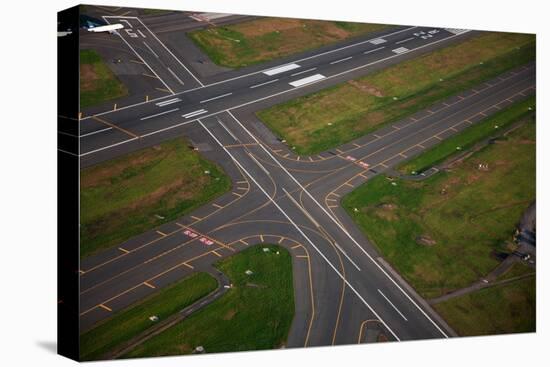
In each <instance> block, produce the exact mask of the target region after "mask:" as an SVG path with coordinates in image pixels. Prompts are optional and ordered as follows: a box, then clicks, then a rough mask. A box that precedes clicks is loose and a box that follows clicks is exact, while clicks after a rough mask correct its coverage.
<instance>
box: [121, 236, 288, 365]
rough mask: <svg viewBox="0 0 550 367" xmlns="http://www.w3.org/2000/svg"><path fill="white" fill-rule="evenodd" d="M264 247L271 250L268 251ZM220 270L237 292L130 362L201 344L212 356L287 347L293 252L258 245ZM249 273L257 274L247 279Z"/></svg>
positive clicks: (185, 350)
mask: <svg viewBox="0 0 550 367" xmlns="http://www.w3.org/2000/svg"><path fill="white" fill-rule="evenodd" d="M264 247H268V248H270V251H269V252H264V251H263V248H264ZM277 251H278V252H279V254H278V255H277ZM216 266H217V268H218V269H220V270H221V271H222V272H224V273H225V274H226V275H227V276H228V277H229V278H230V279H231V282H232V284H233V288H231V289H230V290H229V291H228V293H226V294H225V295H224V296H223V297H221V298H220V299H218V300H216V301H214V302H213V303H211V304H210V305H207V306H205V307H204V308H203V309H201V310H200V311H198V312H196V313H194V314H192V315H191V316H190V317H189V318H187V319H185V320H184V321H183V322H181V323H179V324H177V325H175V326H173V327H171V328H170V329H168V330H166V331H164V332H162V333H161V334H159V335H157V336H155V337H153V338H152V339H150V340H148V341H146V342H145V343H144V344H142V345H141V346H139V347H137V348H136V349H135V350H133V351H132V352H130V353H129V354H128V355H127V356H126V357H146V356H147V357H149V356H161V355H178V354H189V353H191V352H192V351H193V349H194V348H195V347H197V346H199V345H201V346H203V347H204V348H205V351H206V353H216V352H230V351H244V350H259V349H272V348H279V347H281V346H282V345H284V344H285V341H286V338H287V335H288V332H289V329H290V324H291V322H292V318H293V315H294V290H293V283H292V260H291V256H290V254H289V252H288V251H287V250H286V249H284V248H282V247H280V246H275V245H258V246H254V247H251V248H249V249H246V250H244V251H242V252H240V253H238V254H236V255H233V256H231V257H229V258H227V259H224V260H221V262H219V263H218V264H217V265H216ZM248 269H250V270H252V271H253V274H252V275H246V274H245V271H246V270H248Z"/></svg>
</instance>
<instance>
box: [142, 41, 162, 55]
mask: <svg viewBox="0 0 550 367" xmlns="http://www.w3.org/2000/svg"><path fill="white" fill-rule="evenodd" d="M143 44H144V45H145V46H146V47H147V48H148V49H149V51H151V53H152V54H153V55H155V57H156V58H157V59H158V57H159V55H157V54H156V53H155V51H153V49H152V48H151V47H149V45H148V44H147V43H146V42H145V41H143Z"/></svg>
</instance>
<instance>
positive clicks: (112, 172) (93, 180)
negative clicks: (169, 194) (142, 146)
mask: <svg viewBox="0 0 550 367" xmlns="http://www.w3.org/2000/svg"><path fill="white" fill-rule="evenodd" d="M154 150H155V151H156V152H158V151H160V150H162V147H161V146H160V145H157V146H155V147H154ZM167 153H168V152H167ZM158 158H159V157H158V155H156V153H154V152H151V151H147V152H144V153H141V154H137V155H135V156H134V157H132V158H131V159H130V160H129V161H128V160H121V161H120V162H116V163H113V164H110V165H108V166H106V167H101V168H93V167H92V168H90V169H91V170H93V171H92V172H93V174H86V175H82V174H81V175H80V179H81V182H80V186H81V188H88V187H93V186H97V185H99V184H101V183H103V182H104V181H106V180H110V179H111V178H113V177H116V176H118V175H120V174H121V173H122V172H123V171H124V170H125V169H126V168H128V167H136V166H141V165H145V164H148V163H149V162H151V161H153V160H154V159H158Z"/></svg>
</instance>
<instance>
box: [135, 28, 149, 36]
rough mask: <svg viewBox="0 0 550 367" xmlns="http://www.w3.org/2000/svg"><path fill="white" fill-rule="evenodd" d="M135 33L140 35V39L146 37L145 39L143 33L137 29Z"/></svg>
mask: <svg viewBox="0 0 550 367" xmlns="http://www.w3.org/2000/svg"><path fill="white" fill-rule="evenodd" d="M137 32H138V33H139V34H140V36H141V37H143V38H147V37H145V35H144V34H143V32H142V31H141V29H138V30H137Z"/></svg>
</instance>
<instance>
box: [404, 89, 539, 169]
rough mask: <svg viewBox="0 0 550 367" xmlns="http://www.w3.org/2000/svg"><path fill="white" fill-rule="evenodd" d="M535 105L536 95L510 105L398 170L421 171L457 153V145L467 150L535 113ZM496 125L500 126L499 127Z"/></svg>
mask: <svg viewBox="0 0 550 367" xmlns="http://www.w3.org/2000/svg"><path fill="white" fill-rule="evenodd" d="M534 105H535V97H529V98H527V99H526V100H525V101H522V102H519V103H515V104H513V105H510V106H509V107H507V108H505V109H504V110H501V111H499V112H497V113H496V114H494V115H492V116H490V117H488V118H485V119H483V120H482V121H480V122H477V123H476V124H475V125H473V126H471V127H469V128H467V129H466V130H464V131H462V132H460V133H458V134H456V135H453V136H451V137H450V138H448V139H445V140H444V141H442V142H441V143H439V144H437V145H436V146H434V147H433V148H431V149H429V150H428V151H426V152H423V153H422V154H420V155H419V156H418V157H416V158H413V159H412V160H410V161H407V162H406V163H404V164H402V165H400V166H399V167H398V170H399V171H400V172H401V173H404V174H411V173H412V172H417V173H420V172H422V171H424V170H426V169H428V168H430V167H432V166H434V165H436V164H438V163H440V162H442V161H444V160H445V159H447V158H448V157H450V156H452V155H453V154H455V153H456V152H457V149H456V148H457V147H460V148H461V150H467V149H468V148H471V147H472V146H473V145H475V144H476V143H478V142H480V141H481V140H483V139H486V138H489V137H491V136H494V135H496V134H498V133H499V129H504V128H506V127H507V126H509V125H510V124H512V123H514V122H517V121H518V120H520V119H522V118H524V117H525V116H527V115H530V114H533V113H534V108H533V107H534ZM529 107H532V108H533V110H532V111H530V110H529ZM495 126H498V129H496V128H495Z"/></svg>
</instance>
